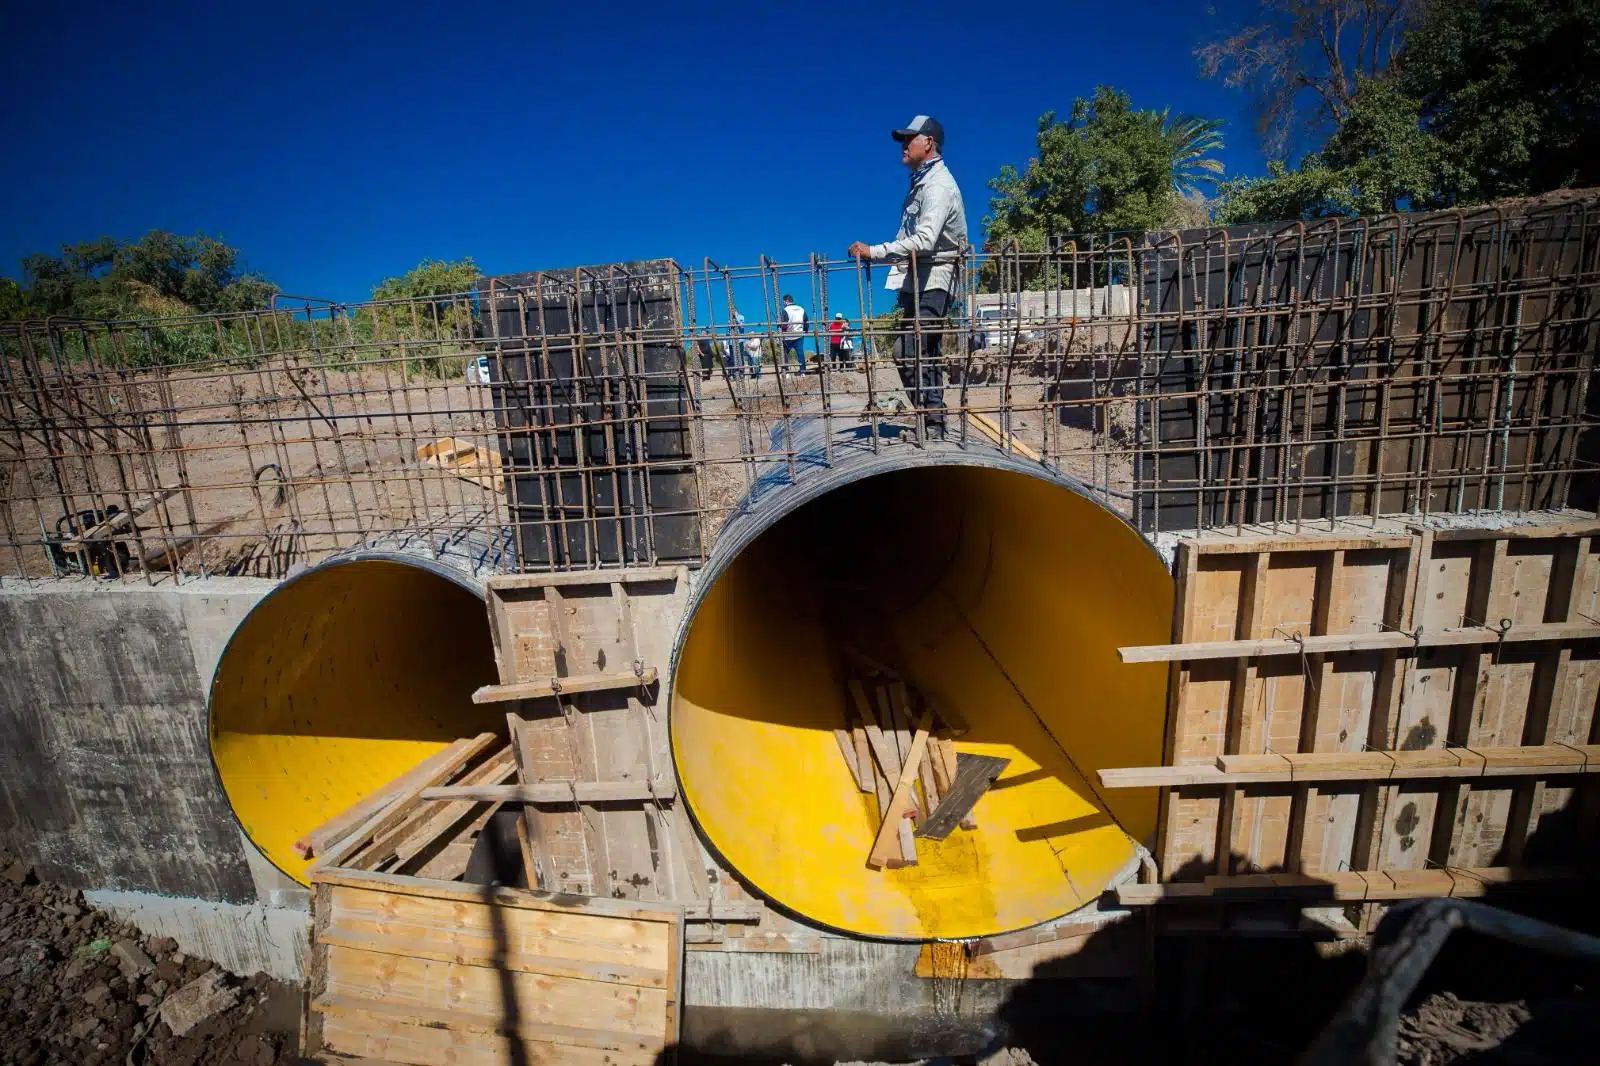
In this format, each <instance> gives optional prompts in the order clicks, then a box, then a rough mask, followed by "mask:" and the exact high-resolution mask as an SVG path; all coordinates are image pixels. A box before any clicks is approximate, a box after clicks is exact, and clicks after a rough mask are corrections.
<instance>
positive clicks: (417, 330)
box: [352, 256, 480, 377]
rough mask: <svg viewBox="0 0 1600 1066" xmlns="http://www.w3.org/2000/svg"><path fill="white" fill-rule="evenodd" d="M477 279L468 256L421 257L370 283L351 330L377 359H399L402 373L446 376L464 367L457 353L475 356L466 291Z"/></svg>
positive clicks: (475, 330) (473, 328)
mask: <svg viewBox="0 0 1600 1066" xmlns="http://www.w3.org/2000/svg"><path fill="white" fill-rule="evenodd" d="M478 276H479V270H478V266H477V264H476V263H474V262H473V261H472V257H471V256H468V257H466V258H464V259H456V260H445V259H424V260H423V261H422V262H420V263H418V264H417V265H416V266H414V267H412V268H411V269H410V270H408V271H406V272H405V273H404V274H400V275H398V276H396V277H392V278H384V279H383V280H382V281H380V282H378V283H377V284H376V285H374V286H373V287H372V299H373V301H374V302H373V303H371V304H367V305H364V306H362V307H359V308H357V310H356V312H355V315H354V316H353V322H352V328H353V329H354V331H355V333H356V335H357V336H358V337H360V338H362V339H364V340H371V341H374V342H376V343H377V348H376V350H375V354H376V356H377V357H378V358H387V359H394V360H396V361H400V362H401V365H402V366H404V368H405V371H406V373H407V374H408V375H409V374H424V375H432V376H436V377H452V376H454V375H456V374H458V373H460V372H461V370H462V368H463V367H464V366H465V359H464V358H463V355H462V353H464V352H469V351H470V352H473V353H475V352H476V349H475V348H473V347H472V346H471V341H472V340H473V339H475V338H476V337H477V336H478V334H479V332H480V330H479V327H478V321H477V318H476V316H475V315H474V313H473V310H474V306H473V300H472V296H471V293H472V288H473V286H474V285H475V284H476V282H477V280H478Z"/></svg>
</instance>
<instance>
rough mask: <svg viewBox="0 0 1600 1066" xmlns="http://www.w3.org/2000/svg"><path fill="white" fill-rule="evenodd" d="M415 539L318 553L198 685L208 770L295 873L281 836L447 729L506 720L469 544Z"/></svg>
mask: <svg viewBox="0 0 1600 1066" xmlns="http://www.w3.org/2000/svg"><path fill="white" fill-rule="evenodd" d="M450 549H451V550H446V551H443V552H435V551H433V550H427V549H419V548H418V547H417V546H416V545H411V546H409V547H401V546H396V545H382V546H369V547H363V548H356V549H351V550H349V551H346V552H343V553H341V554H339V555H335V556H332V557H330V558H328V559H326V560H325V561H323V562H321V563H319V564H318V565H316V566H314V567H311V568H309V569H307V570H304V571H302V572H300V573H298V574H296V575H294V576H292V577H290V578H288V579H286V580H285V581H284V582H283V583H282V584H280V585H278V586H277V587H276V588H275V589H273V590H272V592H270V593H268V594H267V596H266V597H265V598H264V599H262V601H261V602H260V603H259V604H257V605H256V607H255V608H254V609H253V610H252V611H251V612H250V613H249V615H247V616H246V617H245V619H244V621H243V622H241V623H240V625H239V628H238V629H237V630H236V631H235V632H234V634H233V637H232V638H231V639H230V640H229V641H228V646H227V647H226V648H225V649H224V650H223V653H222V657H221V659H220V660H219V661H218V664H217V672H216V675H215V677H214V678H213V680H212V684H211V700H210V723H209V728H210V739H211V754H212V760H213V762H214V764H215V766H216V770H217V776H218V778H219V779H220V781H221V783H222V788H223V791H224V792H225V793H226V794H227V797H228V802H229V803H230V804H232V806H233V810H234V814H235V815H236V816H237V817H238V819H239V824H240V825H241V826H243V827H244V831H245V833H246V834H248V835H249V837H250V839H251V840H252V841H253V842H254V843H255V845H256V846H257V847H258V848H260V849H261V851H262V853H263V854H265V855H266V856H267V858H268V859H270V860H271V861H272V863H273V864H274V865H275V866H277V867H278V868H279V869H280V870H282V871H283V872H284V873H286V874H288V875H289V876H290V877H293V878H296V879H297V880H300V881H302V882H303V881H305V867H306V862H305V860H303V859H301V858H300V857H299V856H298V855H296V854H295V852H294V850H293V847H292V845H293V843H294V841H295V840H296V839H297V838H298V837H299V836H301V835H302V834H303V833H305V832H306V831H307V830H308V829H310V828H312V827H313V826H315V825H317V824H319V823H320V822H322V821H323V820H325V819H326V818H328V817H330V816H331V815H333V814H336V813H338V812H339V811H341V810H343V809H344V808H346V807H348V806H349V805H350V804H352V803H354V802H356V801H357V800H359V799H360V798H361V797H362V796H364V795H366V794H367V793H369V792H371V791H372V790H373V789H376V788H378V787H380V786H381V785H383V784H385V783H386V782H388V781H391V780H393V779H394V778H395V777H397V776H398V775H399V774H401V773H403V772H404V771H405V770H407V769H408V768H410V767H411V766H413V765H415V764H416V763H418V762H420V761H421V760H422V759H424V758H426V757H427V756H428V755H429V754H431V753H432V752H434V751H437V750H438V749H439V748H440V747H442V746H443V745H444V744H446V743H448V742H449V741H452V740H455V739H456V738H458V737H463V736H471V735H473V734H475V733H480V732H484V731H498V732H504V730H505V713H504V712H505V709H504V708H503V707H497V706H494V705H487V706H481V707H480V706H477V705H474V704H473V702H472V692H473V690H474V689H476V688H477V687H478V686H480V685H486V684H493V683H494V682H495V680H496V671H495V664H494V647H493V644H492V642H491V639H490V635H489V624H488V618H487V615H486V614H485V612H484V607H483V587H482V583H481V580H480V578H479V577H478V576H477V575H478V574H479V573H481V572H483V570H482V564H483V562H484V559H485V557H484V554H483V553H482V552H480V551H474V550H470V549H468V550H462V545H461V543H460V542H459V541H458V542H456V543H455V544H454V545H453V546H450Z"/></svg>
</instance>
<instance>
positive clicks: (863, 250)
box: [844, 241, 872, 259]
mask: <svg viewBox="0 0 1600 1066" xmlns="http://www.w3.org/2000/svg"><path fill="white" fill-rule="evenodd" d="M844 254H845V255H848V256H853V257H854V258H856V259H870V258H872V255H871V251H870V249H869V248H868V246H867V242H866V241H856V242H855V243H853V244H851V245H850V247H848V248H846V249H845V251H844Z"/></svg>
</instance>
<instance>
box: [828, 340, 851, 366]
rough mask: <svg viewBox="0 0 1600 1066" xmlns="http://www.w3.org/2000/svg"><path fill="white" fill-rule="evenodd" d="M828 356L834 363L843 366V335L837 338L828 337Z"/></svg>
mask: <svg viewBox="0 0 1600 1066" xmlns="http://www.w3.org/2000/svg"><path fill="white" fill-rule="evenodd" d="M828 357H829V358H830V359H832V360H833V361H834V362H835V363H837V364H839V365H840V366H843V365H844V364H845V362H846V361H847V360H846V359H845V357H844V338H843V337H840V338H838V339H833V338H829V340H828Z"/></svg>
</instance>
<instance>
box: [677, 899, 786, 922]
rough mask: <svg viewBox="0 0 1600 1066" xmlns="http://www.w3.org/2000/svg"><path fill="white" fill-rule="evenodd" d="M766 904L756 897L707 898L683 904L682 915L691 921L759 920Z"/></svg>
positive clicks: (764, 911) (765, 912) (763, 913)
mask: <svg viewBox="0 0 1600 1066" xmlns="http://www.w3.org/2000/svg"><path fill="white" fill-rule="evenodd" d="M766 914H767V905H766V904H765V903H762V902H761V901H760V900H758V899H708V900H706V901H705V902H703V903H689V904H685V905H684V908H683V917H684V919H685V920H687V921H691V922H759V921H761V920H762V919H763V918H764V917H766Z"/></svg>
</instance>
